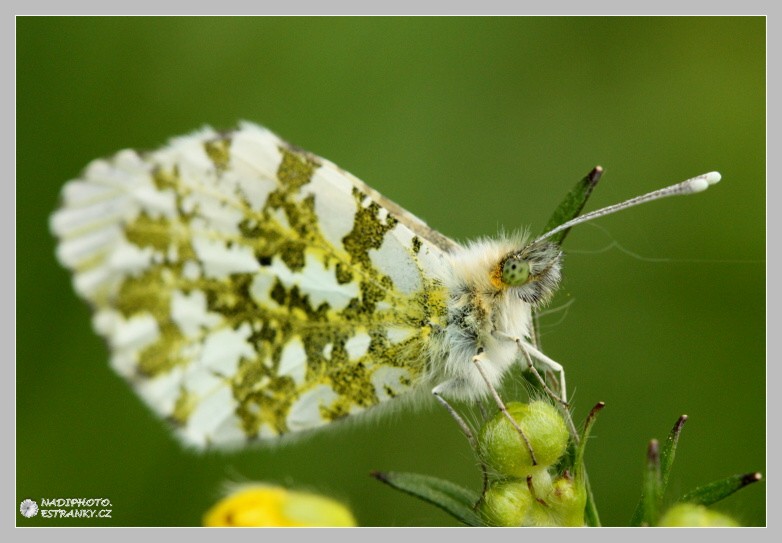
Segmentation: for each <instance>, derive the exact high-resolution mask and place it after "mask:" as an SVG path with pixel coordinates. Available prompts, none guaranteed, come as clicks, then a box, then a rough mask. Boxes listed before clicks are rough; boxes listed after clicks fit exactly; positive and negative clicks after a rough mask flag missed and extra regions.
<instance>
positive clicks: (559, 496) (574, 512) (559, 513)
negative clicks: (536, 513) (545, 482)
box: [546, 476, 587, 526]
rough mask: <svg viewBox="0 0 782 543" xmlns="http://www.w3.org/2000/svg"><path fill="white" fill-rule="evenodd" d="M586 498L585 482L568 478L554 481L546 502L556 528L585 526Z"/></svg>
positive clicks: (564, 477)
mask: <svg viewBox="0 0 782 543" xmlns="http://www.w3.org/2000/svg"><path fill="white" fill-rule="evenodd" d="M586 498H587V496H586V488H585V487H584V484H583V482H581V481H579V480H576V479H573V478H571V477H566V476H563V477H560V478H559V479H557V480H556V481H554V485H553V488H552V490H551V493H550V494H549V496H548V499H547V500H546V502H547V503H548V505H549V509H550V515H551V517H552V520H553V522H554V526H583V525H584V509H585V507H586Z"/></svg>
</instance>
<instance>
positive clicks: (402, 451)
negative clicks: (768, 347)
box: [16, 17, 766, 526]
mask: <svg viewBox="0 0 782 543" xmlns="http://www.w3.org/2000/svg"><path fill="white" fill-rule="evenodd" d="M765 38H766V35H765V20H764V19H763V18H717V17H711V18H700V17H688V18H566V17H563V18H241V19H238V18H155V17H152V18H27V17H22V18H19V19H17V45H18V51H17V53H18V56H17V105H18V107H17V135H18V139H17V160H18V163H17V166H18V170H17V171H18V174H17V175H18V177H17V183H16V188H17V233H18V239H17V281H18V283H17V285H18V287H17V357H18V358H17V364H16V374H17V382H16V391H17V414H16V421H17V426H16V440H17V441H16V443H17V446H16V454H17V456H16V459H17V468H16V470H17V471H16V495H17V503H18V501H19V500H21V499H23V498H25V497H32V498H34V499H39V498H55V497H107V498H109V499H111V501H112V504H113V518H112V519H111V520H110V521H106V520H91V521H87V520H72V519H66V520H61V521H54V520H51V519H42V518H41V517H40V516H38V517H36V518H34V519H24V518H23V517H21V516H18V517H17V525H23V526H26V525H46V526H49V525H55V524H61V525H100V526H104V525H155V526H156V525H198V524H199V523H200V519H201V515H202V514H203V512H204V511H205V510H206V509H207V508H208V507H209V506H210V505H211V504H212V503H213V502H214V501H215V500H216V499H217V497H218V496H219V495H220V490H221V486H222V484H223V482H224V481H226V480H240V481H241V480H263V481H271V482H279V483H283V484H288V485H291V486H295V487H298V488H307V489H312V490H316V491H319V492H323V493H326V494H329V495H332V496H335V497H337V498H340V499H342V500H344V501H345V502H346V503H348V504H349V505H350V506H351V507H352V508H353V510H354V512H355V514H356V516H357V518H358V520H359V522H360V523H361V524H362V525H371V526H377V525H380V526H415V525H425V526H432V525H453V524H454V521H453V520H451V519H450V517H448V516H447V515H445V514H444V513H442V512H440V511H439V510H437V509H435V508H434V507H430V506H427V505H424V504H420V503H419V502H418V501H416V500H415V499H413V498H410V497H408V496H405V495H402V494H399V493H397V492H395V491H393V490H391V489H389V488H387V487H385V486H383V485H381V484H380V483H378V482H376V481H374V480H373V479H371V478H370V477H369V476H368V474H369V472H370V470H373V469H380V470H400V471H401V470H404V471H416V472H422V473H428V474H432V475H436V476H440V477H444V478H449V479H452V480H454V481H456V482H459V483H461V484H464V485H469V486H472V487H474V488H476V489H477V488H478V487H479V483H480V479H479V471H478V469H477V467H476V461H475V459H474V458H473V456H472V453H471V451H470V449H469V447H468V445H467V443H466V442H465V440H464V439H463V437H462V435H461V434H460V432H459V430H458V429H457V427H456V426H455V425H454V424H453V423H452V421H451V420H450V419H449V417H448V416H447V414H445V413H444V412H442V410H440V409H439V408H435V407H434V406H431V407H429V408H424V409H422V410H420V411H405V412H404V413H400V414H397V415H394V416H391V417H386V418H383V419H378V420H376V421H373V422H370V423H368V424H353V425H350V426H349V427H346V428H334V429H333V430H331V431H325V432H321V433H320V434H318V435H316V436H314V437H312V438H310V439H306V440H302V441H299V442H295V443H293V444H291V445H288V446H285V447H269V448H266V449H261V448H256V449H252V450H244V451H239V452H235V453H231V454H217V453H208V454H199V453H196V452H194V451H191V450H184V449H182V448H181V447H180V445H179V444H178V443H177V442H176V441H175V440H174V438H173V437H172V436H171V435H170V434H169V432H168V430H167V429H166V428H165V427H164V425H163V424H161V423H160V422H158V421H157V420H156V419H155V417H154V416H153V415H152V414H151V413H150V412H149V411H148V410H147V409H146V408H145V407H144V406H143V405H142V403H141V402H140V401H139V400H138V399H137V398H136V396H135V395H134V393H133V392H132V391H131V389H130V388H129V387H128V386H126V384H125V383H124V382H123V381H122V380H121V379H120V378H119V377H117V376H115V375H114V374H113V373H112V371H111V370H110V368H109V366H108V364H107V353H106V349H105V347H104V345H103V343H102V341H101V340H100V339H99V338H98V337H97V336H96V335H94V334H93V332H92V331H91V328H90V320H89V311H88V308H87V307H86V306H85V304H83V303H82V302H81V301H80V300H79V299H77V298H76V296H75V294H74V293H73V291H72V288H71V286H70V278H69V275H68V273H66V272H65V271H64V270H63V269H62V268H60V267H59V266H58V264H57V263H56V261H55V258H54V241H53V239H52V237H51V235H50V234H49V232H48V226H47V219H48V215H49V213H50V212H51V211H52V210H53V209H54V208H55V206H56V205H57V199H58V192H59V189H60V187H61V186H62V184H63V183H64V182H65V181H67V180H68V179H70V178H72V177H74V176H76V175H78V173H79V172H80V170H81V169H82V168H83V167H84V166H85V165H86V164H87V162H88V161H90V160H91V159H93V158H96V157H100V156H104V155H108V154H111V153H113V152H114V151H116V150H118V149H120V148H124V147H136V148H147V149H149V148H155V147H157V146H159V145H161V144H163V143H164V142H165V141H166V140H167V138H168V137H170V136H174V135H178V134H182V133H187V132H188V131H191V130H193V129H196V128H198V127H200V126H202V125H204V124H210V125H213V126H215V127H219V128H226V127H231V126H233V125H234V124H235V123H236V122H237V120H239V119H248V120H252V121H255V122H258V123H261V124H264V125H266V126H268V127H270V128H271V129H272V130H274V131H276V132H277V133H279V134H280V135H281V136H283V137H284V138H286V139H288V140H289V141H291V142H293V143H295V144H297V145H299V146H301V147H303V148H305V149H308V150H310V151H312V152H314V153H316V154H319V155H321V156H323V157H326V158H328V159H330V160H332V161H334V162H335V163H337V164H339V165H340V166H342V167H343V168H345V169H347V170H349V171H351V172H352V173H354V174H356V175H357V176H359V177H360V178H362V179H363V180H365V181H366V182H368V183H369V184H370V185H371V186H373V187H375V188H376V189H378V190H379V191H381V192H382V193H384V194H385V195H387V196H389V197H390V198H391V199H393V200H395V201H397V202H398V203H400V204H401V205H403V206H404V207H406V208H407V209H409V210H411V211H412V212H414V213H415V214H417V215H419V216H420V217H422V218H424V219H425V220H426V221H428V222H429V224H430V225H431V226H433V227H434V228H436V229H438V230H440V231H442V232H444V233H445V234H447V235H449V236H451V237H454V238H455V239H458V240H467V239H471V238H475V237H477V236H486V235H493V234H495V233H496V232H497V231H498V229H499V228H501V227H506V228H509V229H513V228H517V227H520V226H527V225H528V226H531V228H532V229H533V230H534V231H538V230H539V229H541V228H542V227H543V225H544V224H545V222H546V220H547V219H548V217H549V215H550V213H551V212H552V211H553V209H554V207H555V206H556V205H557V204H558V203H559V201H560V199H561V197H562V196H563V195H564V194H565V193H566V192H567V191H568V190H569V189H570V187H571V186H572V185H573V183H575V182H576V180H578V179H580V178H581V177H582V176H583V174H585V173H586V172H587V171H588V170H589V169H590V168H592V167H593V166H594V165H596V164H601V165H602V166H603V167H604V168H605V170H606V173H605V175H604V177H603V180H602V182H601V185H600V186H598V189H597V191H596V193H595V194H594V195H593V198H592V201H591V202H590V204H589V209H595V208H596V207H598V206H603V205H607V204H610V203H614V202H616V201H618V200H620V199H625V198H628V197H630V196H634V195H636V194H639V193H641V192H644V191H647V190H651V189H655V188H658V187H660V186H663V185H664V184H669V183H673V182H677V181H680V180H683V179H685V178H687V177H690V176H693V175H696V174H699V173H702V172H706V171H710V170H719V171H720V172H722V174H723V182H722V183H721V184H720V185H718V186H716V187H715V188H713V189H712V190H709V191H707V192H706V193H704V194H700V195H697V196H693V197H688V198H680V199H672V200H666V201H662V202H656V203H653V204H651V205H648V206H645V207H642V208H637V209H634V210H631V211H627V212H624V213H622V214H619V215H615V216H611V217H606V218H604V219H602V220H600V221H598V223H597V224H596V225H595V226H587V225H584V226H582V227H579V228H577V229H575V230H574V232H573V233H572V234H571V236H570V238H569V239H568V240H567V242H566V246H565V248H566V250H567V251H568V255H567V257H566V263H565V280H564V284H563V287H562V289H561V292H560V293H559V295H558V296H557V298H556V299H555V301H554V302H553V304H552V306H551V307H552V308H558V307H562V306H563V305H565V304H569V305H567V306H566V309H565V310H563V311H560V312H556V313H553V314H551V315H549V316H548V317H547V318H546V319H545V321H544V324H545V327H544V329H543V332H544V335H543V345H544V347H545V349H546V351H547V352H548V354H549V355H550V356H552V357H553V358H554V359H556V360H558V361H560V362H562V363H563V364H564V365H565V367H566V368H567V377H568V384H569V387H570V388H571V390H572V391H573V392H574V393H575V398H574V399H575V417H576V419H577V420H579V421H580V420H582V419H583V417H584V416H585V415H586V413H587V412H588V411H589V409H590V408H591V407H592V405H593V404H594V403H595V402H597V401H599V400H602V401H605V402H606V404H607V407H606V409H605V410H604V411H603V413H602V414H601V416H600V419H599V421H598V423H597V426H596V428H595V429H594V432H593V435H594V439H593V440H592V441H591V443H590V445H589V447H588V449H587V462H588V465H589V469H590V476H591V479H592V482H593V486H594V491H595V495H596V499H597V504H598V507H599V510H600V513H601V515H602V520H603V522H604V523H605V524H607V525H622V524H626V523H627V522H628V520H629V518H630V516H631V514H632V511H633V509H634V506H635V503H636V501H637V499H638V496H639V492H640V487H641V473H642V466H643V463H644V452H645V447H646V444H647V442H648V440H649V439H650V438H652V437H658V438H664V437H665V435H666V434H667V432H668V430H669V429H670V427H671V425H672V424H673V423H674V421H675V420H676V418H677V417H678V416H679V415H680V414H682V413H686V414H688V415H689V417H690V420H689V422H688V423H687V425H686V426H685V429H684V435H683V437H682V441H681V444H680V449H679V454H678V456H677V461H676V465H675V467H674V472H673V476H672V480H671V483H670V491H671V492H670V496H671V497H673V496H676V495H679V494H680V493H682V492H685V491H687V490H689V489H691V488H692V487H694V486H696V485H698V484H702V483H706V482H708V481H711V480H713V479H716V478H719V477H722V476H727V475H730V474H734V473H741V472H748V471H755V470H758V471H763V472H765V469H766V457H765V445H766V442H765V426H766V424H765V423H766V419H765V400H766V397H765V390H766V383H765V340H766V336H765V227H764V225H765V219H766V216H765ZM612 244H613V245H614V246H613V247H612ZM619 247H621V248H624V249H625V250H624V251H623V250H621V249H620V248H619ZM634 255H635V256H634ZM765 491H766V489H765V483H761V484H757V485H755V486H754V487H750V488H748V489H746V490H744V491H742V492H740V493H738V494H736V495H734V496H733V497H731V498H730V499H728V500H726V501H725V502H723V504H722V505H721V506H720V507H718V508H720V509H722V510H725V511H729V512H731V513H733V514H735V515H736V516H737V517H738V519H739V520H740V521H741V522H742V523H744V524H747V525H764V524H765V522H766V519H765Z"/></svg>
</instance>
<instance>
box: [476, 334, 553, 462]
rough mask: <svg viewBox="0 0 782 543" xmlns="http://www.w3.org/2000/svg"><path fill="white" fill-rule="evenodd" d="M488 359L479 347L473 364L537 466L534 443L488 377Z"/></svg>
mask: <svg viewBox="0 0 782 543" xmlns="http://www.w3.org/2000/svg"><path fill="white" fill-rule="evenodd" d="M486 361H487V357H486V351H484V350H483V348H482V347H480V348H478V354H476V355H475V356H473V357H472V362H473V364H475V367H476V368H477V370H478V373H480V374H481V377H482V378H483V381H484V382H485V383H486V386H487V387H489V392H491V395H492V398H494V403H496V404H497V407H498V408H499V409H500V411H501V412H502V414H503V415H505V418H507V419H508V421H509V422H510V423H511V425H512V426H513V427H514V428H515V429H516V431H517V432H518V433H519V435H520V436H521V439H522V440H523V441H524V444H525V445H526V447H527V450H528V451H529V456H530V459H531V460H532V465H533V466H536V465H537V464H538V461H537V459H536V458H535V451H533V450H532V444H531V443H530V441H529V438H528V437H527V435H526V434H525V433H524V430H522V429H521V426H519V425H518V423H517V422H516V419H514V418H513V417H512V416H511V414H510V413H509V412H508V408H507V407H505V404H504V403H503V401H502V398H500V395H499V393H498V392H497V389H496V388H494V386H493V385H492V384H491V381H489V379H488V377H486V372H485V371H484V369H483V364H484V362H486Z"/></svg>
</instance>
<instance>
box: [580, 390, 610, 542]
mask: <svg viewBox="0 0 782 543" xmlns="http://www.w3.org/2000/svg"><path fill="white" fill-rule="evenodd" d="M605 406H606V404H605V403H604V402H598V403H597V404H595V406H594V407H593V408H592V410H591V411H590V412H589V415H587V418H586V421H585V422H584V430H583V431H582V432H581V438H580V439H579V442H578V446H577V447H576V453H575V455H576V456H575V462H574V465H573V467H574V470H575V472H576V477H582V478H583V479H584V486H585V488H586V493H587V502H586V508H585V509H584V520H585V522H586V524H587V526H593V527H597V526H600V516H599V515H598V513H597V505H596V504H595V496H594V495H593V493H592V485H591V484H590V483H589V476H588V475H587V472H586V465H585V464H584V451H585V450H586V444H587V440H588V439H589V434H590V432H591V431H592V426H593V425H594V424H595V420H597V414H598V413H600V411H601V410H602V409H603V408H604V407H605Z"/></svg>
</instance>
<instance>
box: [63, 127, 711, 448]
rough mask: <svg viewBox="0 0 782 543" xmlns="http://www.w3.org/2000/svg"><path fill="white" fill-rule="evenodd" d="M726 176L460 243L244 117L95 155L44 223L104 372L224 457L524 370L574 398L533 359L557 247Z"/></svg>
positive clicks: (479, 389)
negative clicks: (94, 336)
mask: <svg viewBox="0 0 782 543" xmlns="http://www.w3.org/2000/svg"><path fill="white" fill-rule="evenodd" d="M719 178H720V176H719V174H717V173H716V172H712V173H709V174H704V175H701V176H699V177H696V178H693V179H690V180H688V181H685V182H683V183H680V184H678V185H674V186H672V187H668V188H666V189H662V190H660V191H655V192H653V193H650V194H648V195H645V196H641V197H638V198H634V199H632V200H629V201H627V202H625V203H623V204H618V205H617V206H612V207H609V208H605V209H603V210H600V211H597V212H594V213H590V214H587V215H584V216H582V217H580V218H578V219H574V220H573V221H569V222H567V223H565V224H563V225H561V226H560V227H558V228H556V229H554V230H552V231H550V232H548V233H547V234H545V235H543V236H541V237H540V238H537V239H532V240H528V239H526V238H525V237H524V236H521V235H513V236H504V237H500V238H496V239H484V240H480V241H477V242H474V243H470V244H468V245H466V246H463V245H460V244H459V243H456V242H455V241H452V240H450V239H448V238H447V237H445V236H443V235H442V234H440V233H438V232H436V231H434V230H432V229H431V228H429V227H428V226H426V224H424V223H423V222H422V221H421V220H419V219H417V218H416V217H414V216H413V215H411V214H410V213H408V212H406V211H405V210H403V209H402V208H401V207H399V206H398V205H396V204H394V203H393V202H391V201H389V200H388V199H386V198H384V197H383V196H381V195H380V194H379V193H377V192H376V191H374V190H373V189H371V188H370V187H368V186H367V185H365V184H364V183H363V182H361V181H360V180H358V179H357V178H355V177H353V176H352V175H350V174H349V173H347V172H345V171H344V170H342V169H340V168H339V167H337V166H335V165H334V164H332V163H330V162H328V161H326V160H324V159H321V158H318V157H316V156H313V155H311V154H309V153H306V152H304V151H302V150H300V149H297V148H295V147H292V146H291V145H289V144H287V143H285V142H284V141H282V140H280V139H279V138H278V137H277V136H275V135H274V134H272V133H271V132H269V131H268V130H266V129H264V128H261V127H259V126H256V125H253V124H250V123H242V124H241V125H240V126H239V128H238V129H236V130H234V131H231V132H224V133H221V132H216V131H214V130H211V129H204V130H201V131H199V132H197V133H194V134H191V135H188V136H184V137H180V138H175V139H173V140H171V142H170V143H169V144H168V145H167V146H165V147H163V148H161V149H159V150H157V151H154V152H151V153H140V152H136V151H132V150H125V151H121V152H119V153H117V154H116V155H115V156H114V157H112V158H110V159H105V160H96V161H94V162H92V163H91V164H90V165H89V166H88V167H87V169H86V170H85V172H84V173H83V174H82V176H81V178H79V179H75V180H73V181H70V182H69V183H67V184H66V185H65V187H64V189H63V193H62V207H61V208H60V209H59V210H57V211H56V212H55V213H54V214H53V215H52V218H51V228H52V230H53V232H54V233H55V234H56V235H57V236H58V237H59V239H60V243H59V246H58V249H57V255H58V258H59V260H60V262H61V263H62V264H63V265H64V266H66V267H67V268H69V269H71V270H72V271H73V273H74V286H75V289H76V291H77V292H78V293H79V295H80V296H82V297H83V298H85V299H86V300H87V301H88V302H89V303H90V304H91V305H92V307H93V308H94V318H93V326H94V328H95V330H96V332H97V333H98V334H100V335H101V336H103V337H104V338H105V339H106V340H107V341H108V343H109V347H110V350H111V363H112V366H113V367H114V369H115V370H116V371H117V372H118V373H120V374H121V375H122V376H124V377H125V378H126V379H128V380H129V381H130V382H131V383H132V385H133V386H134V387H135V389H136V390H137V391H138V393H139V394H140V395H141V397H142V398H143V399H144V400H145V401H146V402H147V404H149V405H150V406H151V407H152V409H154V410H155V411H156V412H157V413H158V414H160V415H161V416H163V417H165V418H167V419H168V420H170V421H171V422H172V423H173V424H174V425H175V426H176V428H177V430H178V434H179V435H180V436H181V437H182V438H183V439H184V440H185V441H186V442H187V443H189V444H193V445H196V446H229V445H236V444H241V443H245V442H246V441H248V440H257V439H274V438H278V437H280V436H283V435H286V434H290V433H294V432H301V431H305V430H311V429H314V428H317V427H320V426H323V425H325V424H327V423H330V422H332V421H335V420H338V419H342V418H345V417H348V416H351V415H355V414H358V413H361V412H363V411H365V410H367V409H375V408H376V406H378V405H380V404H387V401H388V400H391V399H393V398H397V397H401V398H408V399H412V398H415V397H420V394H418V393H420V392H421V391H423V392H434V393H435V395H436V396H437V397H438V398H439V399H441V400H442V399H444V398H450V399H457V400H476V399H480V398H484V397H486V396H487V395H488V394H490V393H492V392H493V391H495V390H496V388H497V387H498V386H499V384H500V381H501V380H502V378H503V376H504V375H505V373H506V372H507V371H508V369H509V368H510V367H511V366H513V364H516V363H519V362H521V363H523V364H524V365H528V364H531V363H532V362H531V361H532V359H535V360H536V361H537V362H538V363H539V364H540V365H541V367H545V368H548V369H550V370H552V371H554V372H556V373H557V374H558V375H559V382H558V384H557V387H556V388H557V389H558V390H559V393H560V394H561V398H562V400H563V401H564V400H566V398H567V394H566V388H565V378H564V371H563V369H562V366H561V365H559V364H558V363H556V362H555V361H553V360H551V359H550V358H548V357H547V356H546V355H545V354H543V353H542V352H540V351H539V350H538V349H537V348H536V346H535V345H534V339H533V338H534V333H533V329H532V315H533V312H534V311H535V310H536V309H537V308H539V307H540V306H541V305H542V304H544V303H545V302H546V301H547V300H549V299H550V297H551V296H552V294H553V293H554V292H555V290H556V288H557V285H558V283H559V280H560V273H561V256H562V253H561V251H560V249H559V247H558V246H557V245H556V243H553V242H551V241H549V239H550V237H551V236H552V235H554V234H556V233H558V232H560V231H562V230H564V229H567V228H569V227H571V226H573V225H574V224H578V223H580V222H583V221H586V220H590V219H592V218H595V217H597V216H601V215H604V214H607V213H611V212H613V211H616V210H618V209H622V208H625V207H628V206H631V205H635V204H638V203H642V202H644V201H649V200H652V199H656V198H660V197H663V196H668V195H673V194H687V193H692V192H699V191H702V190H704V189H705V188H707V187H708V186H709V185H711V184H714V183H716V182H717V181H719ZM399 402H401V400H397V401H395V402H390V403H392V404H394V403H399Z"/></svg>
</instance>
